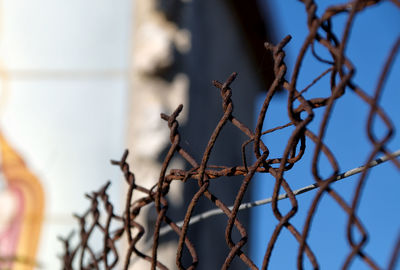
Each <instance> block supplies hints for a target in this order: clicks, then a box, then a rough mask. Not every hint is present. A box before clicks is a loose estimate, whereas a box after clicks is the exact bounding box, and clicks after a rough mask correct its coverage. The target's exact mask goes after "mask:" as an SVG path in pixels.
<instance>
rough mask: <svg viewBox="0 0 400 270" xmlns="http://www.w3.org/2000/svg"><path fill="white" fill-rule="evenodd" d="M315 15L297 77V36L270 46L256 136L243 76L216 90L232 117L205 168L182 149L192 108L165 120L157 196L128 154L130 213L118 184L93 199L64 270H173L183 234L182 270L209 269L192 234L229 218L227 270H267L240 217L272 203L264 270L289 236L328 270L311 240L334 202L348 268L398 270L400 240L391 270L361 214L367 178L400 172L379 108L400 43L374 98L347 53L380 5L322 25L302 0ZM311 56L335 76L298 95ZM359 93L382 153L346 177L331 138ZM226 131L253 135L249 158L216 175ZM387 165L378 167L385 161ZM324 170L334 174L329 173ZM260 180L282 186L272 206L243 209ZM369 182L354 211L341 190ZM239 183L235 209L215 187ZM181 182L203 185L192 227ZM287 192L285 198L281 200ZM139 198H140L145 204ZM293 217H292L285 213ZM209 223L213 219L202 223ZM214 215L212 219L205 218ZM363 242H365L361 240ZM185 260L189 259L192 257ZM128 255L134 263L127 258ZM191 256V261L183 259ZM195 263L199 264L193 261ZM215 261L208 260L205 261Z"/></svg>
mask: <svg viewBox="0 0 400 270" xmlns="http://www.w3.org/2000/svg"><path fill="white" fill-rule="evenodd" d="M301 2H302V3H303V4H304V6H305V9H306V13H307V26H308V35H307V37H306V39H305V41H304V43H303V45H302V47H301V49H300V50H299V53H298V55H297V58H296V62H295V65H294V68H293V70H292V72H291V74H292V75H291V78H290V79H286V72H287V66H286V63H285V51H284V48H285V46H286V45H287V44H288V43H289V42H290V39H291V37H290V36H287V37H285V38H284V39H282V41H281V42H279V43H278V44H277V45H273V44H270V43H266V44H265V48H266V50H267V51H270V52H271V53H272V55H273V60H274V75H275V76H274V80H273V82H272V84H271V86H270V88H269V89H268V91H267V94H266V97H265V99H264V102H263V104H262V106H261V109H260V111H259V113H258V118H257V123H256V126H255V128H254V129H251V128H249V127H247V126H246V125H245V124H244V123H242V122H241V121H240V120H239V118H237V117H236V115H235V111H234V106H233V102H232V99H231V97H232V95H233V92H232V88H231V85H232V83H233V82H234V80H235V79H236V77H237V74H236V73H232V74H231V76H229V77H228V78H227V79H226V81H225V82H218V81H214V82H213V85H214V86H215V87H216V88H217V89H218V90H219V92H220V95H221V101H222V111H223V114H222V116H221V118H220V120H219V122H218V123H217V125H216V127H215V129H214V131H213V132H212V134H211V136H210V138H209V141H208V144H207V146H206V148H205V149H204V153H203V155H202V157H201V160H196V159H195V158H193V157H192V155H191V154H190V149H187V148H186V146H184V145H183V144H181V135H180V133H179V123H178V121H177V118H178V116H179V114H180V113H181V111H182V110H183V105H180V106H178V107H177V109H176V110H175V111H174V112H173V113H172V114H171V115H166V114H161V118H162V119H163V120H165V121H166V122H167V124H168V127H169V129H170V141H171V145H170V148H169V149H168V152H167V154H166V156H165V157H164V160H163V163H162V167H161V170H160V175H159V178H158V180H155V184H154V186H153V187H151V188H146V187H144V186H141V185H140V184H139V182H137V181H136V179H135V176H134V173H133V172H132V171H131V170H130V167H129V164H128V163H127V161H126V160H127V157H128V151H127V150H126V151H125V153H124V154H123V156H122V158H121V159H120V160H119V161H112V164H113V165H116V166H119V167H120V169H121V171H122V172H123V174H124V177H125V180H126V182H127V184H128V189H127V195H126V204H125V209H124V211H123V213H115V212H114V208H113V205H112V203H111V202H110V201H109V198H108V195H107V189H108V187H109V185H110V182H108V183H107V184H106V185H104V186H103V187H102V188H101V189H100V190H99V191H97V192H92V193H91V194H88V195H87V198H88V199H89V200H90V202H91V205H90V207H89V209H88V210H87V211H86V212H85V213H84V214H82V215H76V218H77V219H78V221H79V226H80V227H79V228H80V231H79V236H78V239H76V238H75V239H76V240H75V241H77V242H78V243H77V244H74V245H73V244H72V243H73V238H74V237H73V235H70V236H69V237H67V238H61V240H62V242H63V243H64V255H63V267H64V269H74V268H79V269H113V268H115V267H117V265H118V267H119V268H122V269H128V267H129V265H130V264H131V262H132V260H133V259H135V260H137V259H139V260H145V261H148V262H149V267H150V268H151V269H156V268H159V269H167V267H166V265H164V264H163V262H162V261H161V259H160V258H159V254H158V251H159V250H158V249H159V246H160V241H161V240H160V239H161V237H162V236H164V235H165V234H166V233H167V232H168V233H169V232H173V234H174V236H175V238H176V239H177V245H176V266H177V267H178V268H179V269H195V268H196V267H198V266H199V265H200V264H201V261H200V257H199V255H198V254H197V251H196V243H193V242H192V241H191V239H190V238H189V236H188V230H189V228H190V226H191V225H192V224H194V223H195V222H198V220H204V222H207V220H206V219H207V218H208V217H210V216H212V215H215V214H216V213H217V212H218V214H223V215H225V216H226V218H227V219H228V221H227V223H226V226H225V240H226V244H227V246H228V247H229V253H228V254H227V256H226V258H225V261H224V263H223V265H222V266H221V268H222V269H228V268H229V266H230V265H231V263H232V261H233V260H234V259H235V258H236V259H239V260H241V261H242V262H243V263H244V264H245V265H246V267H247V268H250V269H258V266H257V265H256V264H255V263H254V262H253V261H252V260H251V259H250V257H249V255H248V254H247V253H246V252H245V251H244V249H243V247H244V246H245V245H246V244H247V241H248V237H249V234H248V231H247V230H246V228H245V227H244V226H243V224H242V223H241V222H240V219H239V217H238V212H239V211H240V210H242V209H248V208H250V207H253V206H255V205H259V204H266V203H269V204H270V205H271V209H272V212H273V215H274V217H273V218H275V220H276V221H277V225H276V226H275V228H274V230H273V232H272V234H271V236H270V238H269V240H268V242H267V246H266V251H265V253H264V258H263V262H262V265H261V268H262V269H266V268H268V266H269V264H270V260H271V256H272V252H273V249H274V247H275V246H276V244H277V240H278V238H279V236H280V235H281V234H282V232H283V231H285V232H289V233H290V234H291V235H292V236H293V237H294V239H295V240H296V241H297V244H298V251H297V268H298V269H303V268H304V266H303V265H304V261H305V257H306V258H307V260H308V262H309V263H310V264H311V265H312V268H313V269H319V268H320V262H319V261H318V258H317V256H316V254H315V252H314V250H313V249H312V246H311V245H310V243H309V242H308V236H309V233H310V230H311V224H312V221H313V218H314V217H315V215H316V209H317V206H318V205H319V204H320V201H321V198H322V197H323V196H324V195H327V196H329V197H330V198H332V199H333V201H334V202H335V204H336V205H337V206H339V207H340V209H341V210H342V211H343V212H344V213H345V214H346V216H347V223H346V239H347V240H346V241H347V243H348V245H349V247H350V251H349V252H348V254H347V255H346V257H345V259H344V263H343V266H342V267H343V269H348V268H349V267H350V265H351V263H352V262H353V261H354V260H355V259H356V258H357V259H358V260H360V261H362V262H363V263H364V264H365V265H366V266H368V267H369V268H371V269H381V268H387V269H394V268H395V265H396V262H397V260H398V257H399V253H400V238H399V239H397V242H396V246H395V248H394V249H393V252H392V254H391V260H390V262H389V264H388V265H387V267H382V266H380V265H378V264H377V262H376V261H375V260H374V257H373V254H369V253H367V251H366V249H365V245H366V242H367V240H368V233H367V231H366V229H365V227H364V225H363V224H362V221H361V219H360V217H359V216H358V215H357V209H358V207H359V204H360V197H361V194H362V190H363V187H364V185H365V181H366V176H367V172H368V171H370V170H371V168H372V167H373V166H376V165H379V164H380V163H382V162H384V161H390V162H391V163H392V164H393V165H394V166H395V167H396V168H397V169H398V170H399V169H400V161H399V160H398V159H396V158H395V157H397V156H398V155H399V154H400V153H399V151H396V152H392V151H391V150H390V149H389V147H388V142H389V140H390V139H391V138H392V137H393V134H394V126H393V124H392V123H391V120H390V118H389V116H388V115H387V114H386V113H385V111H384V109H383V108H382V107H381V105H380V104H379V99H380V97H381V95H382V91H383V85H384V83H385V81H386V80H387V78H388V72H389V70H390V67H391V66H392V64H393V62H394V58H395V56H396V54H397V53H398V51H399V48H400V37H398V38H397V40H396V42H395V44H394V45H393V47H392V49H391V50H390V52H389V53H388V56H387V59H386V62H385V65H384V67H383V69H382V71H381V74H380V76H379V80H378V84H377V87H376V89H375V90H374V92H373V94H368V93H367V92H366V91H364V90H363V89H362V88H361V87H360V86H359V85H358V84H357V83H356V82H355V78H354V74H355V70H356V68H355V66H354V65H353V63H352V62H351V60H350V59H349V56H348V55H346V53H345V51H346V50H345V48H346V46H347V44H348V40H349V36H350V29H351V27H352V24H353V23H354V18H355V16H356V15H357V14H358V13H359V12H362V11H364V10H365V9H368V8H370V7H371V6H374V5H376V4H378V2H380V1H361V0H356V1H349V2H347V3H344V4H339V5H335V6H331V7H328V8H327V9H326V10H325V11H324V12H323V13H322V15H321V16H318V15H317V13H316V9H317V7H316V4H315V2H314V1H311V0H304V1H301ZM390 3H392V4H393V6H394V7H399V6H400V5H399V4H398V1H390ZM343 13H345V14H347V15H348V16H347V20H346V23H345V29H344V31H343V34H342V36H341V37H340V38H339V37H338V36H337V35H336V33H335V32H334V31H333V27H332V24H333V23H332V19H333V18H334V17H335V16H336V15H338V14H343ZM316 44H319V45H321V46H322V47H324V48H325V49H326V50H327V52H328V53H329V59H325V58H323V57H321V56H319V55H318V54H317V53H316V51H315V49H314V47H315V45H316ZM308 50H310V51H311V52H312V55H313V56H314V59H315V60H316V61H318V62H321V63H324V64H325V65H328V66H329V67H328V68H327V69H324V70H323V71H321V73H320V75H318V76H317V77H316V78H315V79H314V80H313V81H312V82H311V83H310V84H309V85H308V86H307V87H305V88H304V89H302V90H299V89H298V80H299V76H300V75H299V74H300V71H301V64H302V62H303V61H304V58H305V54H306V52H307V51H308ZM325 76H330V81H329V84H328V87H329V88H330V90H331V91H330V95H329V96H326V97H323V96H320V95H319V93H318V92H317V91H312V90H313V89H314V88H316V87H315V84H316V83H317V82H319V81H320V79H321V78H323V77H325ZM280 89H284V90H285V91H287V93H288V99H287V114H288V116H289V120H290V122H289V123H287V124H285V125H282V126H276V127H274V128H272V129H269V130H264V120H265V119H266V116H267V112H268V108H269V105H270V103H271V100H272V98H273V97H274V96H275V95H276V94H277V93H278V91H280ZM347 91H351V92H352V93H353V94H355V96H357V97H358V98H359V99H360V100H362V101H363V102H364V103H365V104H366V105H368V117H367V121H366V126H367V129H366V135H367V137H368V141H369V143H370V145H371V146H372V150H371V151H370V152H369V154H368V158H367V161H366V163H365V164H367V165H365V166H362V167H358V168H355V169H352V170H350V171H347V172H345V173H342V174H340V173H339V164H338V161H337V158H336V157H335V155H334V154H333V152H332V151H331V149H330V148H329V147H328V145H327V143H326V142H325V140H324V138H325V135H326V133H327V127H328V124H329V119H330V117H331V115H332V110H333V106H334V105H335V103H336V102H337V101H338V100H339V99H343V98H345V97H346V92H347ZM306 92H307V94H308V96H309V95H311V96H312V95H314V96H312V97H308V98H306V97H305V96H304V94H305V93H306ZM319 108H324V111H323V117H322V119H321V120H319V122H318V131H317V132H314V131H312V130H311V129H310V128H309V125H310V123H311V122H316V121H317V120H316V119H315V114H316V113H315V111H316V110H317V109H319ZM375 118H379V119H380V120H381V122H382V123H383V124H384V131H385V134H384V136H379V137H378V136H376V134H375V132H374V129H373V122H374V121H375ZM226 125H233V126H234V127H236V128H237V129H238V130H239V131H240V132H241V133H243V134H244V135H245V136H247V138H248V139H247V140H246V141H245V142H244V143H243V144H242V145H241V146H238V149H241V151H242V163H241V164H236V166H224V165H222V166H214V165H210V164H209V158H210V156H211V155H212V153H213V151H214V146H215V143H216V141H218V139H219V135H220V133H221V131H222V130H223V129H224V128H225V126H226ZM288 127H291V130H290V137H289V138H288V139H287V140H286V141H284V140H282V146H284V151H283V152H282V155H281V156H279V157H271V155H270V149H269V146H268V143H267V142H266V141H264V140H263V135H265V134H267V133H273V132H275V131H277V130H280V129H285V128H288ZM309 144H313V145H314V150H313V153H312V164H311V173H312V177H313V181H314V183H313V184H311V185H309V186H306V187H304V188H301V189H298V190H293V189H292V188H291V186H290V184H289V180H288V179H287V178H286V177H285V174H286V172H287V171H290V170H291V169H292V168H294V167H296V166H301V164H298V162H299V161H300V160H302V158H303V156H304V154H305V152H306V145H309ZM249 145H252V149H251V151H252V156H251V157H250V158H249V157H248V156H247V155H248V154H247V155H246V147H247V146H249ZM380 153H381V154H383V155H384V156H383V157H381V158H379V159H375V158H376V156H377V155H378V154H380ZM175 156H180V157H181V158H183V159H184V160H185V161H186V162H187V165H188V166H189V168H188V169H168V168H169V165H170V163H171V160H172V159H173V158H174V157H175ZM322 156H324V157H325V159H326V160H328V163H329V166H330V168H327V166H326V165H325V166H324V168H325V169H326V170H328V169H330V171H331V172H332V173H331V175H330V176H329V177H322V176H321V171H320V169H319V164H320V163H321V161H320V160H321V157H322ZM325 169H324V170H325ZM259 173H264V174H270V175H271V176H272V177H273V178H274V179H275V183H274V187H273V191H272V197H271V198H267V199H265V200H262V201H256V202H251V203H243V202H242V200H243V198H244V195H245V194H246V192H247V191H248V187H249V184H250V182H251V181H252V180H253V179H254V176H255V175H256V174H259ZM356 173H359V174H360V176H359V178H358V179H354V181H355V182H356V183H355V185H356V187H355V189H354V192H353V194H352V198H351V200H350V202H347V201H346V200H345V199H344V198H343V196H342V195H341V194H340V193H339V192H338V191H337V190H335V189H334V187H333V185H332V183H334V182H336V181H339V180H341V179H344V178H346V177H348V176H350V175H353V174H356ZM232 176H239V177H238V178H235V179H239V180H235V181H241V186H240V189H239V190H238V192H237V194H236V197H235V200H234V203H233V205H231V206H228V204H227V203H226V202H224V201H223V200H222V199H220V198H219V197H218V196H217V195H216V194H214V193H213V192H212V190H211V189H210V188H209V187H210V183H211V182H212V181H214V180H215V179H218V178H221V177H232ZM175 181H179V182H183V183H187V182H188V181H194V182H195V183H197V191H196V192H195V194H194V195H193V196H192V198H191V200H190V202H188V206H187V208H186V209H185V213H184V219H183V220H181V221H175V220H174V219H173V218H171V216H170V212H169V204H168V200H167V197H166V196H167V195H168V194H169V190H170V187H171V183H173V182H175ZM312 189H315V190H316V192H315V194H314V195H313V198H312V202H311V205H310V207H309V208H308V210H307V215H306V218H305V222H304V226H303V227H301V228H300V227H296V226H295V225H294V223H293V222H292V219H293V217H294V216H295V215H296V214H297V212H298V210H299V204H298V197H297V195H299V194H301V193H304V192H307V191H309V190H312ZM281 190H283V191H284V193H283V194H282V193H281ZM134 193H135V194H136V196H137V195H139V194H140V195H141V197H140V198H139V199H133V194H134ZM135 198H137V197H135ZM284 198H287V199H289V202H290V208H289V210H283V207H280V204H279V201H280V200H282V199H284ZM200 199H206V200H207V201H209V202H210V203H211V204H213V205H214V208H215V209H214V210H211V211H209V212H206V213H203V214H201V215H194V213H195V208H196V206H197V204H198V202H199V200H200ZM147 206H152V207H154V209H155V211H156V213H157V217H156V221H155V226H154V228H152V229H153V235H152V238H151V245H149V246H150V247H151V252H147V251H146V247H144V248H143V247H139V245H138V242H139V241H140V240H141V239H144V238H143V237H144V236H145V235H146V234H147V235H146V237H151V236H150V235H148V231H149V228H145V227H144V226H143V225H142V224H140V223H139V222H138V221H137V217H138V216H140V214H141V210H142V209H143V208H144V207H147ZM284 209H287V207H285V208H284ZM202 215H203V216H202ZM204 216H205V217H204ZM234 229H236V231H237V232H239V235H240V236H239V238H238V237H233V236H232V235H233V230H234ZM96 233H97V234H99V233H100V235H101V239H102V240H103V243H102V244H103V245H102V246H100V247H99V246H98V245H96V246H91V245H90V239H91V237H95V236H94V235H96ZM356 236H357V237H356ZM119 242H125V243H126V244H127V246H126V250H124V252H119V251H118V249H117V243H119ZM184 253H185V254H186V255H184ZM122 254H124V257H121V256H122ZM183 257H185V260H184V259H183ZM187 259H189V261H188V260H187ZM202 260H207V258H202Z"/></svg>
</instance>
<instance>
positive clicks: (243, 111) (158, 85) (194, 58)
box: [128, 0, 272, 269]
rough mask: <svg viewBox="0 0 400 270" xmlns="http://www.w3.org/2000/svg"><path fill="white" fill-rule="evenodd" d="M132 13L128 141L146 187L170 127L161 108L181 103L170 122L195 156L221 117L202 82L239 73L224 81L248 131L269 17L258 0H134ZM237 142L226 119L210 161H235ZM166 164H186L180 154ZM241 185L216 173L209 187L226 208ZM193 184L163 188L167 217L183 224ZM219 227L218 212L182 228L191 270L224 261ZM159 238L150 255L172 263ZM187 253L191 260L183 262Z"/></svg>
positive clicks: (169, 247) (214, 95) (262, 76)
mask: <svg viewBox="0 0 400 270" xmlns="http://www.w3.org/2000/svg"><path fill="white" fill-rule="evenodd" d="M134 10H135V13H134V16H133V17H134V21H135V23H134V27H135V28H134V50H133V53H134V57H133V59H134V66H133V81H132V83H133V91H132V92H131V93H132V95H131V98H130V101H131V103H130V104H131V105H130V108H131V111H130V114H129V115H130V119H129V121H130V122H129V132H128V134H129V136H128V141H129V142H130V143H129V145H130V149H131V150H132V153H133V154H132V157H133V158H132V159H131V161H132V164H133V170H134V172H135V175H136V179H137V181H138V182H139V183H141V184H145V185H146V186H147V187H149V188H150V187H151V186H153V185H154V183H156V181H157V180H156V179H158V175H159V171H160V168H161V163H160V160H163V157H164V155H165V153H166V151H167V149H168V147H169V145H170V143H169V130H168V128H167V124H166V123H165V122H164V121H162V120H161V119H160V117H159V114H160V111H161V112H164V113H167V114H170V113H172V112H173V111H174V110H175V108H177V106H178V105H179V104H184V109H183V113H181V115H180V117H179V118H178V120H179V121H180V124H181V126H182V128H181V135H182V142H183V143H184V144H185V148H186V149H187V150H188V151H189V153H190V154H192V155H193V156H194V157H195V158H196V159H197V161H198V162H200V161H201V157H202V154H203V152H204V150H205V148H206V145H207V142H208V140H209V137H210V136H211V133H212V131H213V130H214V128H215V126H216V124H217V122H218V121H219V119H220V118H221V116H222V114H223V112H222V102H221V97H220V93H219V90H218V89H216V88H215V87H213V86H212V84H211V82H212V80H219V81H221V82H223V81H225V79H227V78H228V77H229V75H230V74H231V73H232V72H238V74H239V76H238V78H237V80H236V81H235V82H234V84H233V97H232V99H233V102H234V104H235V109H234V110H235V111H234V114H235V115H236V116H237V117H238V118H239V119H240V120H241V121H243V122H244V123H245V124H246V125H248V126H249V127H253V126H254V120H253V115H254V111H253V108H254V102H255V98H256V95H257V94H258V93H260V92H261V91H264V90H265V89H266V88H267V87H268V86H269V83H270V82H271V81H272V64H271V56H270V55H269V54H268V53H267V52H266V50H265V49H264V42H265V41H267V40H269V36H270V35H269V33H267V27H266V26H267V19H268V18H266V17H265V12H264V11H263V10H262V9H261V7H260V6H259V5H258V2H257V1H246V2H243V1H177V0H170V1H157V0H152V1H149V0H141V1H135V8H134ZM246 139H247V138H246V137H245V136H244V135H243V134H241V132H239V131H238V130H237V129H236V128H235V127H233V125H231V126H229V125H228V126H227V127H226V128H225V130H224V131H223V132H222V134H221V136H220V138H219V139H218V141H217V144H216V146H215V148H214V150H213V154H212V155H211V158H210V161H209V164H212V165H231V166H234V165H238V164H241V148H240V147H241V145H242V143H243V142H244V141H246ZM175 164H176V165H177V166H181V167H184V166H187V165H188V164H184V163H183V162H182V160H179V159H177V160H175ZM240 184H241V181H240V178H237V179H235V180H233V179H232V178H230V179H229V180H228V179H225V180H224V179H218V181H214V182H212V183H211V185H210V188H209V189H210V190H211V191H212V193H214V194H216V195H217V196H218V198H220V199H222V201H223V202H224V203H225V204H226V205H232V204H233V201H234V199H235V196H236V194H237V191H238V190H239V187H240ZM198 189H199V187H198V186H197V183H189V182H187V183H186V184H185V185H184V186H183V185H179V184H175V185H172V190H171V191H170V192H171V196H169V199H170V202H171V206H170V209H169V212H168V213H169V214H168V216H169V217H174V220H176V221H178V220H182V219H183V217H184V214H185V212H186V207H187V205H188V204H189V202H190V200H191V199H192V197H193V195H194V194H195V192H196V191H197V190H198ZM244 200H248V198H247V197H246V198H245V199H244ZM210 208H213V204H212V203H211V202H208V201H206V200H203V201H201V202H200V203H199V204H198V205H197V206H196V209H195V213H201V212H203V211H205V210H207V209H210ZM148 211H149V212H148V213H147V214H146V215H144V216H142V218H143V220H142V222H143V223H145V224H147V226H149V227H152V224H154V222H155V219H156V213H155V212H153V210H152V209H149V210H148ZM141 214H143V213H141ZM239 217H240V220H241V222H243V224H245V226H246V227H248V226H247V225H248V222H249V220H248V219H249V217H248V213H240V214H239ZM226 223H227V218H226V217H223V216H220V217H215V218H212V219H210V220H207V221H206V222H201V223H198V224H196V225H194V226H191V227H190V229H189V234H188V235H189V239H190V240H191V241H192V243H193V244H194V246H195V247H196V250H197V252H198V255H199V260H200V263H199V265H198V267H199V269H219V268H220V267H221V266H222V264H223V262H224V261H225V258H226V256H227V255H228V253H229V248H228V246H227V245H226V241H225V238H224V232H225V226H226ZM151 234H152V232H151V231H150V232H149V235H151ZM149 235H148V236H147V237H150V236H149ZM161 241H162V246H163V248H161V249H160V252H159V255H158V257H159V258H160V261H161V262H163V263H164V264H166V265H167V266H169V267H171V268H172V269H173V268H174V265H175V257H176V246H177V237H173V236H170V237H165V238H163V239H161ZM187 259H188V263H190V262H191V260H190V258H187ZM147 265H148V262H146V261H137V262H136V263H135V264H134V265H133V267H132V268H133V269H144V268H145V267H147ZM175 267H176V266H175ZM245 267H246V266H245V264H243V263H242V262H240V261H239V260H234V262H233V264H232V265H231V269H244V268H245Z"/></svg>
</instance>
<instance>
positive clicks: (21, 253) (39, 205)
mask: <svg viewBox="0 0 400 270" xmlns="http://www.w3.org/2000/svg"><path fill="white" fill-rule="evenodd" d="M0 148H1V150H0V151H1V172H2V174H3V176H4V178H5V181H6V184H7V189H10V190H11V191H12V192H13V193H14V195H15V196H16V198H17V201H18V207H17V208H18V210H17V211H16V215H15V217H14V219H13V220H12V223H11V224H10V225H9V226H10V234H11V236H10V237H11V240H10V239H8V244H9V246H10V247H11V248H13V250H14V252H13V257H12V258H10V259H12V261H13V262H12V269H13V270H28V269H34V267H35V265H36V264H37V262H36V253H37V249H38V244H39V238H40V230H41V226H42V222H43V215H44V191H43V188H42V185H41V184H40V181H39V180H38V178H37V177H36V176H35V175H34V174H33V173H32V172H31V171H30V170H29V169H28V168H27V166H26V164H25V162H24V161H23V159H22V158H21V157H20V155H19V154H18V153H17V152H16V151H15V150H14V149H13V148H12V147H11V146H10V145H9V144H8V143H7V141H6V140H5V138H4V137H3V135H2V134H1V133H0ZM15 223H16V224H15ZM10 241H11V244H10ZM0 257H1V254H0ZM0 265H1V264H0Z"/></svg>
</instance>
